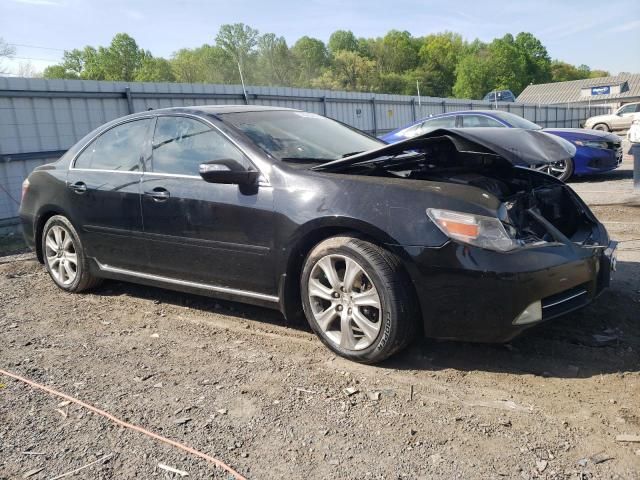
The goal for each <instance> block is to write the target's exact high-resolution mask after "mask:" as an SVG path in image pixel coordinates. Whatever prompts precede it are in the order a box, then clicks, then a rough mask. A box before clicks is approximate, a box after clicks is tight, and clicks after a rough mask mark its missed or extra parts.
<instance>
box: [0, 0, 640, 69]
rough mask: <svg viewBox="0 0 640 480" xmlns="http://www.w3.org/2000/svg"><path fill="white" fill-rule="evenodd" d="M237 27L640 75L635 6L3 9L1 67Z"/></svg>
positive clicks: (344, 1) (166, 50)
mask: <svg viewBox="0 0 640 480" xmlns="http://www.w3.org/2000/svg"><path fill="white" fill-rule="evenodd" d="M235 22H243V23H246V24H248V25H250V26H252V27H253V28H257V29H258V30H259V31H260V32H261V33H267V32H273V33H276V34H278V35H283V36H284V37H285V38H286V39H287V41H288V42H289V43H293V42H295V40H296V39H298V38H299V37H301V36H303V35H310V36H313V37H317V38H320V39H322V40H324V41H327V40H328V38H329V35H330V34H331V32H333V31H334V30H337V29H349V30H352V31H353V32H354V33H355V34H356V36H359V37H360V36H363V37H374V36H382V35H384V34H385V33H386V32H387V31H388V30H390V29H398V30H408V31H409V32H411V33H412V34H413V35H414V36H422V35H426V34H429V33H435V32H441V31H444V30H450V31H454V32H458V33H461V34H462V35H463V36H464V37H465V38H467V39H468V40H472V39H474V38H480V39H481V40H484V41H490V40H491V39H493V38H495V37H498V36H502V35H504V34H505V33H507V32H510V33H513V34H516V33H518V32H520V31H527V32H532V33H533V34H534V35H535V36H537V37H538V38H539V39H540V40H541V41H542V43H543V44H544V45H545V46H546V47H547V49H548V51H549V54H550V55H551V57H552V58H554V59H555V58H557V59H561V60H564V61H567V62H570V63H573V64H575V65H579V64H582V63H584V64H587V65H589V66H590V67H591V68H592V69H604V70H609V71H611V72H612V73H614V74H615V73H618V72H621V71H624V72H634V73H638V72H640V1H639V0H607V1H604V0H565V1H560V0H532V1H512V0H456V1H449V2H443V1H442V0H435V1H430V0H427V1H410V0H386V1H379V0H368V1H366V2H355V1H349V0H284V1H277V2H276V1H268V0H232V1H220V0H209V1H206V0H128V1H127V0H0V37H3V38H4V39H5V41H7V42H9V43H12V44H17V45H16V50H17V52H16V57H17V58H15V59H14V60H13V61H11V62H6V61H5V62H4V65H5V67H7V66H9V67H10V69H11V70H10V71H13V72H14V73H15V71H17V67H18V63H19V62H26V61H31V63H32V64H33V66H34V67H35V68H36V69H37V70H42V69H44V68H45V67H46V66H47V65H50V64H52V63H56V62H58V61H59V59H60V57H61V56H62V50H64V49H72V48H78V47H83V46H85V45H94V46H97V45H107V44H108V43H109V42H110V40H111V38H112V37H113V35H114V34H116V33H118V32H126V33H128V34H130V35H131V36H133V37H134V38H135V39H136V41H137V42H138V44H139V45H140V46H141V47H143V48H145V49H147V50H150V51H151V53H152V54H154V55H157V56H164V57H169V56H170V55H171V53H172V52H174V51H176V50H178V49H179V48H183V47H197V46H200V45H202V44H203V43H213V42H214V38H215V35H216V32H217V31H218V28H219V26H220V25H221V24H224V23H235ZM22 45H29V47H27V46H22ZM35 47H47V49H45V48H35Z"/></svg>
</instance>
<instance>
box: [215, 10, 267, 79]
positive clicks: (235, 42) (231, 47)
mask: <svg viewBox="0 0 640 480" xmlns="http://www.w3.org/2000/svg"><path fill="white" fill-rule="evenodd" d="M257 44H258V31H257V30H255V29H253V28H251V27H249V26H248V25H245V24H244V23H234V24H232V25H231V24H226V25H222V26H221V27H220V30H219V31H218V35H216V45H217V46H219V47H220V48H222V49H223V50H224V51H225V52H226V53H227V54H228V55H229V56H230V57H231V58H232V59H233V60H234V62H235V63H236V64H237V65H238V66H239V67H240V68H241V69H242V73H243V74H244V75H245V77H246V78H245V80H246V79H247V78H250V77H251V69H250V68H248V67H249V64H250V63H252V62H253V59H254V56H255V55H254V54H255V47H256V45H257ZM238 80H240V78H239V76H238Z"/></svg>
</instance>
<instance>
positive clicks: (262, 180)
mask: <svg viewBox="0 0 640 480" xmlns="http://www.w3.org/2000/svg"><path fill="white" fill-rule="evenodd" d="M160 117H186V118H191V119H194V120H197V121H200V122H202V123H204V124H206V125H207V126H209V127H211V128H213V129H215V130H216V131H217V132H218V133H219V134H220V135H222V136H223V137H224V138H226V139H227V140H229V142H231V144H232V145H233V146H235V147H236V148H237V149H238V150H240V153H242V154H243V155H244V156H245V157H246V158H247V160H248V161H249V163H251V165H253V167H254V168H255V169H256V170H257V171H258V172H260V180H259V182H258V185H259V186H262V187H270V186H271V182H270V181H269V178H268V177H267V176H266V175H265V174H264V172H262V171H261V170H260V168H258V166H257V165H256V164H255V163H254V162H253V161H252V160H251V156H250V155H248V154H247V152H246V151H245V150H244V149H243V148H242V147H241V146H240V145H238V143H237V142H236V141H235V140H234V139H233V138H231V137H230V136H229V135H227V134H226V133H225V132H223V131H222V130H220V128H218V126H217V125H215V124H214V123H213V122H211V120H209V119H207V118H204V117H201V116H198V115H194V114H191V113H183V112H175V113H173V112H169V113H163V112H160V113H157V114H150V115H141V116H139V117H135V118H127V119H126V120H123V121H121V122H118V123H116V124H115V125H112V126H111V127H109V128H107V129H106V130H103V131H101V132H100V133H98V134H96V135H94V136H92V137H91V138H90V139H89V140H87V142H86V143H85V144H84V145H82V148H80V150H78V152H77V153H76V154H75V155H74V156H73V158H72V159H71V162H70V163H69V168H68V170H77V171H83V172H103V173H138V174H141V175H143V174H145V173H148V174H149V175H160V176H169V177H177V178H199V179H201V180H202V177H200V176H199V175H181V174H172V173H160V172H158V173H156V172H147V171H145V170H144V167H145V165H144V161H143V162H142V168H143V170H142V171H140V172H125V171H122V170H106V169H97V168H76V166H75V164H76V161H77V160H78V157H79V156H80V155H81V154H82V152H84V151H85V150H86V148H87V147H88V146H89V145H91V143H93V142H94V141H95V140H96V139H97V138H98V137H100V136H102V135H103V134H105V133H107V132H108V131H109V130H111V129H113V128H116V127H118V126H120V125H124V124H125V123H130V122H135V121H137V120H153V119H158V118H160ZM153 133H154V132H152V133H151V143H152V145H153ZM202 181H204V180H202Z"/></svg>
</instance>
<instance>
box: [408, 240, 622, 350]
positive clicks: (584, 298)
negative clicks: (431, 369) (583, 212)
mask: <svg viewBox="0 0 640 480" xmlns="http://www.w3.org/2000/svg"><path fill="white" fill-rule="evenodd" d="M410 250H411V249H410ZM408 252H409V253H410V254H412V256H413V261H411V262H410V264H411V265H410V266H408V269H409V271H410V274H411V276H412V278H413V281H414V285H415V288H416V292H417V295H418V298H419V302H420V306H421V309H422V314H423V322H424V331H425V335H426V336H428V337H434V338H443V339H455V340H464V341H473V342H505V341H509V340H510V339H512V338H513V337H515V336H517V335H518V334H519V333H521V332H522V331H524V330H526V329H527V328H530V327H532V326H534V325H537V324H539V323H541V322H542V321H546V320H550V319H552V318H556V317H558V316H560V315H564V314H566V313H568V312H570V311H573V310H576V309H578V308H581V307H583V306H585V305H587V304H588V303H590V302H591V301H592V300H593V299H594V298H595V297H596V296H598V294H600V293H601V292H602V290H603V289H604V288H606V287H607V286H608V285H609V281H610V276H611V272H612V266H615V243H613V242H612V243H611V244H610V246H609V248H607V249H604V248H582V247H579V246H574V245H564V244H557V245H553V246H549V245H548V246H542V247H530V248H526V249H523V250H520V251H514V252H510V253H499V252H491V251H488V250H482V249H479V248H475V247H470V246H468V245H462V244H458V243H455V242H449V243H448V244H446V245H445V246H443V247H441V248H439V249H428V248H424V249H420V248H418V249H414V250H413V251H408ZM537 301H540V302H542V318H541V320H540V321H537V322H534V323H528V324H524V325H514V323H513V322H514V320H515V319H516V318H517V317H518V316H520V314H521V313H522V312H523V311H524V310H525V309H526V308H527V307H528V306H530V305H531V304H532V303H533V302H537Z"/></svg>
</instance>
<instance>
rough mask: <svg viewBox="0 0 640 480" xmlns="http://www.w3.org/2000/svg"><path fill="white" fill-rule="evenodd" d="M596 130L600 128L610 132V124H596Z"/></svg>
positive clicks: (594, 127)
mask: <svg viewBox="0 0 640 480" xmlns="http://www.w3.org/2000/svg"><path fill="white" fill-rule="evenodd" d="M593 129H594V130H600V131H602V132H610V131H611V129H610V128H609V126H608V125H607V124H606V123H598V124H596V125H594V126H593Z"/></svg>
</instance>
